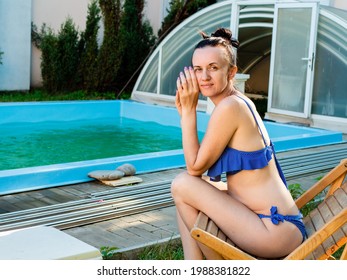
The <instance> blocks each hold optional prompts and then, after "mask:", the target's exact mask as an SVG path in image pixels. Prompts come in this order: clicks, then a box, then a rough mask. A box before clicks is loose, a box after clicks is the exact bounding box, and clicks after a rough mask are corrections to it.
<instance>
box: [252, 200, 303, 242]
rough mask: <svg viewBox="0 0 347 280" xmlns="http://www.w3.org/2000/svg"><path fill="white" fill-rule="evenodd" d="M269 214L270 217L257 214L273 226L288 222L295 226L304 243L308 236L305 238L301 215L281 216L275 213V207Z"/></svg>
mask: <svg viewBox="0 0 347 280" xmlns="http://www.w3.org/2000/svg"><path fill="white" fill-rule="evenodd" d="M270 213H271V215H263V214H258V216H259V218H270V219H271V221H272V223H273V224H274V225H278V224H279V222H284V221H287V222H290V223H292V224H294V225H296V226H297V228H298V229H299V230H300V232H301V234H302V238H303V239H302V241H304V240H305V239H306V238H307V237H308V236H307V232H306V229H305V225H304V223H303V222H302V214H301V213H300V214H299V215H281V214H278V213H277V207H276V206H272V207H271V209H270Z"/></svg>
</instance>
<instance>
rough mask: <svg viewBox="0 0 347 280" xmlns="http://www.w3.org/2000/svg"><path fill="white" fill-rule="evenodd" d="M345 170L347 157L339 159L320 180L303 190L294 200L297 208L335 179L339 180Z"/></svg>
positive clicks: (346, 170)
mask: <svg viewBox="0 0 347 280" xmlns="http://www.w3.org/2000/svg"><path fill="white" fill-rule="evenodd" d="M346 172H347V159H343V160H341V162H340V164H339V165H337V166H336V167H335V168H334V169H332V170H331V171H330V172H329V173H327V174H326V175H325V176H324V177H323V178H322V179H321V180H319V181H318V182H317V183H316V184H314V185H313V186H312V187H311V188H310V189H308V190H307V191H306V192H304V193H303V194H302V195H301V196H300V197H299V198H297V199H296V200H295V203H296V205H297V206H298V208H299V209H300V208H302V207H303V206H304V205H306V204H307V203H308V202H309V201H310V200H312V199H313V198H314V197H315V196H316V195H317V194H319V193H320V192H322V191H323V190H324V189H325V188H327V187H329V186H330V185H331V184H333V183H334V182H335V181H336V180H339V181H341V178H342V177H344V176H345V174H346Z"/></svg>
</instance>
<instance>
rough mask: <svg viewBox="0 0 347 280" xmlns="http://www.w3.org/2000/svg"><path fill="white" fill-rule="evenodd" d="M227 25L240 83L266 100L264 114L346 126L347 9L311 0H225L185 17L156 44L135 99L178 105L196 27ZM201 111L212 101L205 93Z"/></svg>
mask: <svg viewBox="0 0 347 280" xmlns="http://www.w3.org/2000/svg"><path fill="white" fill-rule="evenodd" d="M218 27H227V28H230V29H231V30H232V32H233V35H234V36H235V37H236V38H238V40H239V41H240V47H239V48H238V50H237V64H238V69H239V71H238V74H237V76H236V85H237V86H238V88H239V89H240V90H242V91H244V92H245V94H246V95H249V96H250V97H253V98H266V99H267V104H268V105H267V113H266V118H268V119H272V120H275V121H279V122H298V123H302V124H305V125H310V126H313V127H319V128H329V129H333V130H338V131H342V132H344V133H347V98H346V97H347V96H346V95H347V94H346V88H347V79H346V78H345V74H344V73H346V72H347V11H346V10H341V9H337V8H333V7H330V6H325V5H320V4H319V3H318V2H313V1H307V2H305V1H295V0H294V1H290V2H287V1H286V2H281V1H275V0H268V1H262V0H261V1H259V0H258V1H240V0H227V1H220V2H218V3H216V4H213V5H211V6H208V7H207V8H204V9H202V10H200V11H199V12H197V13H195V14H194V15H192V16H191V17H189V18H187V19H186V20H185V21H183V22H182V23H181V24H180V25H178V26H177V27H176V28H175V29H173V31H171V33H170V34H169V35H167V36H166V37H165V38H164V39H163V40H162V41H161V42H160V44H159V45H158V46H157V48H156V49H155V50H154V51H153V53H152V54H151V56H150V57H149V59H148V60H147V62H146V64H145V66H144V67H143V69H142V71H141V73H140V75H139V77H138V79H137V82H136V84H135V86H134V89H133V92H132V96H131V98H132V99H133V100H137V101H141V102H145V103H151V104H160V105H168V106H174V95H175V91H176V90H175V87H176V79H177V76H178V73H179V72H180V71H181V69H183V67H184V66H187V65H190V61H191V56H192V51H193V47H194V46H195V45H196V44H197V42H198V41H199V40H200V39H201V37H200V35H199V31H200V30H202V31H204V32H207V33H211V32H213V31H214V30H215V29H216V28H218ZM198 109H199V110H201V111H207V112H208V113H209V112H211V110H212V109H213V105H212V104H211V102H209V100H206V99H205V98H204V97H201V98H200V100H199V107H198Z"/></svg>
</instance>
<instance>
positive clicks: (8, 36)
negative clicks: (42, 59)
mask: <svg viewBox="0 0 347 280" xmlns="http://www.w3.org/2000/svg"><path fill="white" fill-rule="evenodd" d="M30 22H31V1H30V0H29V1H28V0H11V1H9V0H0V50H1V51H2V52H3V55H2V64H1V65H0V91H1V90H28V89H29V88H30V56H31V54H30V46H31V36H30V28H31V25H30Z"/></svg>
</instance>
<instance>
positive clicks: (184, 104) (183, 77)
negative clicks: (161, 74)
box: [175, 67, 199, 116]
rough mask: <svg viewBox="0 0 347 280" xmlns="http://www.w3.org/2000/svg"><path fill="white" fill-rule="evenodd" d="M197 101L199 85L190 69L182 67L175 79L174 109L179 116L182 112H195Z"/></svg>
mask: <svg viewBox="0 0 347 280" xmlns="http://www.w3.org/2000/svg"><path fill="white" fill-rule="evenodd" d="M198 100H199V85H198V80H197V78H196V76H195V72H194V70H193V68H192V67H189V68H188V67H184V71H183V72H180V75H179V77H178V78H177V90H176V100H175V104H176V108H177V110H178V113H179V114H180V116H182V112H183V111H186V110H188V111H191V110H194V111H195V110H196V107H197V105H198Z"/></svg>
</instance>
